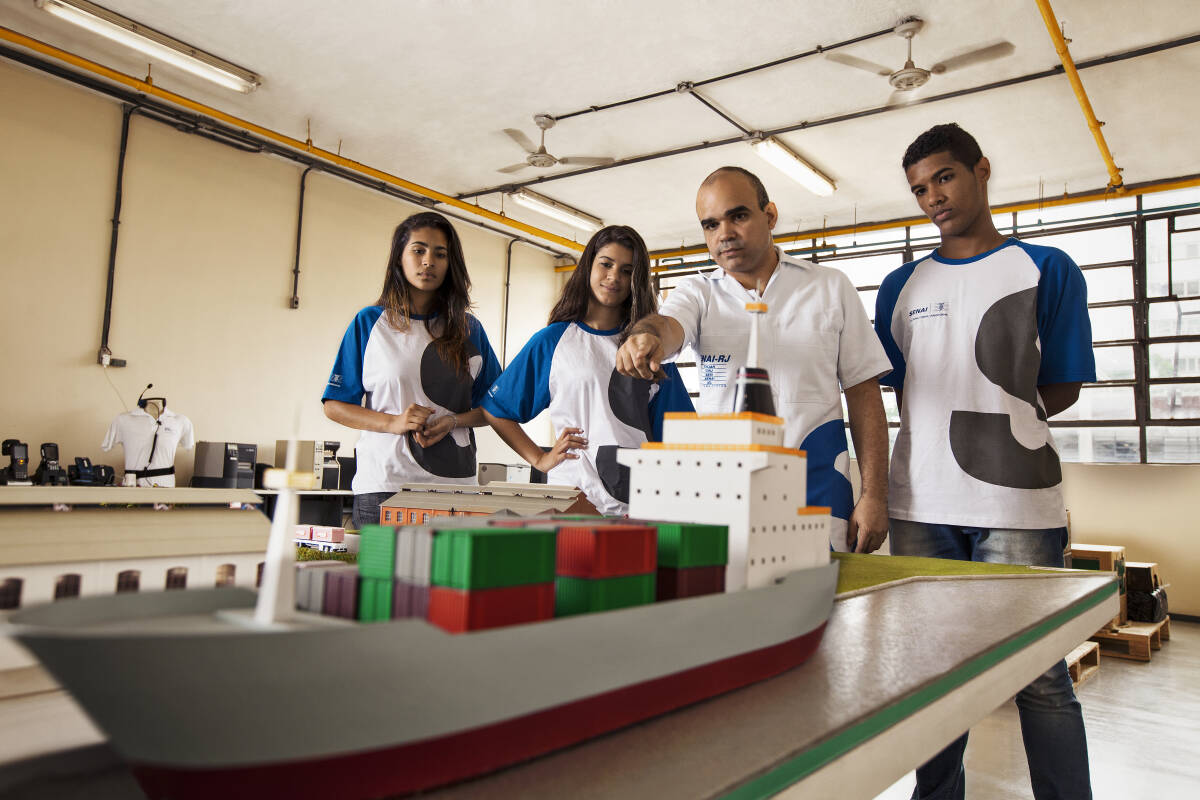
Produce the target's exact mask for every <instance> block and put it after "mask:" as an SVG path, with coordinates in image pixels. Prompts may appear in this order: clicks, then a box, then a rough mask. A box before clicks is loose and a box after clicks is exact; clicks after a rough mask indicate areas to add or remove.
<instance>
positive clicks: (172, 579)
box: [164, 567, 187, 589]
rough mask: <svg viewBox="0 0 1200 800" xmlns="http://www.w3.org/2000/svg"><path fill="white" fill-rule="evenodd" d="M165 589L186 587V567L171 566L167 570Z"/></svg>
mask: <svg viewBox="0 0 1200 800" xmlns="http://www.w3.org/2000/svg"><path fill="white" fill-rule="evenodd" d="M164 588H167V589H186V588H187V567H171V568H170V569H169V570H167V585H166V586H165V587H164Z"/></svg>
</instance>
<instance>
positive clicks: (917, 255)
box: [913, 247, 936, 261]
mask: <svg viewBox="0 0 1200 800" xmlns="http://www.w3.org/2000/svg"><path fill="white" fill-rule="evenodd" d="M935 249H936V248H933V247H927V248H925V249H924V250H922V249H920V248H916V249H914V250H913V261H920V260H921V259H922V258H924V257H925V256H927V255H929V254H930V253H932V252H933V251H934V250H935Z"/></svg>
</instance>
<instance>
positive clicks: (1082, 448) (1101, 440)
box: [1053, 428, 1141, 464]
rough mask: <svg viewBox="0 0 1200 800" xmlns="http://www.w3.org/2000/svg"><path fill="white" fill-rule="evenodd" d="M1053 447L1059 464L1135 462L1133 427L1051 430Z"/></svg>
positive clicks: (1136, 437) (1136, 454)
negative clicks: (1071, 462) (1069, 462)
mask: <svg viewBox="0 0 1200 800" xmlns="http://www.w3.org/2000/svg"><path fill="white" fill-rule="evenodd" d="M1053 433H1054V444H1055V446H1056V447H1057V448H1058V457H1059V458H1060V459H1062V460H1063V461H1081V462H1085V463H1086V462H1102V463H1107V462H1122V463H1129V462H1132V463H1135V464H1136V463H1137V462H1138V461H1140V460H1141V456H1140V454H1139V453H1138V429H1137V428H1054V429H1053Z"/></svg>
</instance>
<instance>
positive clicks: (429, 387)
mask: <svg viewBox="0 0 1200 800" xmlns="http://www.w3.org/2000/svg"><path fill="white" fill-rule="evenodd" d="M466 353H467V360H468V363H469V364H470V365H471V370H468V373H467V374H466V375H459V374H458V373H457V372H455V370H454V368H453V367H451V366H450V365H449V364H447V363H446V362H445V360H444V359H443V358H442V356H441V354H440V353H438V350H437V348H436V347H434V345H433V342H430V343H429V344H428V345H426V346H425V352H424V353H423V354H422V355H421V388H422V389H423V390H424V391H425V396H426V397H428V398H429V399H430V400H432V401H433V402H435V403H437V404H438V405H439V406H442V407H443V408H445V409H447V410H449V411H452V412H453V413H455V414H465V413H466V412H468V411H470V410H471V388H472V387H473V386H474V384H475V381H474V378H473V377H472V375H471V371H472V370H473V371H474V373H475V374H478V372H479V370H480V369H482V368H483V366H482V359H481V357H480V355H479V350H478V349H476V347H475V345H474V344H473V343H472V342H471V340H470V339H468V340H467V342H466ZM467 436H468V438H469V439H470V443H469V444H467V445H465V446H460V445H459V444H458V442H456V441H455V440H454V436H453V435H452V434H449V433H447V434H446V435H445V436H443V437H442V438H441V439H439V440H438V441H437V442H436V443H435V444H433V445H431V446H430V447H421V445H419V444H417V440H416V438H415V437H414V436H413V435H412V433H411V432H410V433H408V434H407V437H408V449H409V452H411V453H412V456H413V459H415V460H416V462H417V463H418V464H420V465H421V467H422V468H423V469H425V470H426V471H427V472H429V473H430V474H432V475H437V476H438V477H440V478H470V477H472V476H473V475H475V432H474V431H473V430H471V429H469V428H468V429H467Z"/></svg>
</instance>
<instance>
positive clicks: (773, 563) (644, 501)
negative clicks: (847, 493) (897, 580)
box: [617, 412, 830, 592]
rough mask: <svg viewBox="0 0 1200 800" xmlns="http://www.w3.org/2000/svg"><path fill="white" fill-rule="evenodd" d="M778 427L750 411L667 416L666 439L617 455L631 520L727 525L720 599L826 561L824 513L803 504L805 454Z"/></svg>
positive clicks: (771, 419) (779, 421) (822, 509)
mask: <svg viewBox="0 0 1200 800" xmlns="http://www.w3.org/2000/svg"><path fill="white" fill-rule="evenodd" d="M783 429H784V421H783V419H781V418H780V417H775V416H771V415H768V414H758V413H753V412H741V413H736V414H685V413H671V414H667V415H666V417H665V418H664V422H663V441H662V442H647V443H645V444H643V445H642V446H641V448H640V449H637V450H632V449H631V450H621V451H620V452H619V453H618V456H617V459H618V460H619V461H620V463H622V464H625V465H626V466H628V467H629V469H630V492H629V515H630V516H631V517H634V518H638V517H644V518H646V519H659V520H672V521H678V522H697V523H710V524H715V525H728V526H729V564H728V566H727V567H726V572H725V591H727V592H732V591H738V590H740V589H754V588H758V587H761V586H768V585H770V584H772V583H774V582H775V581H776V580H777V579H779V578H782V577H783V576H785V575H787V574H788V573H790V572H793V571H795V570H798V569H805V568H807V567H816V566H821V565H823V564H828V563H829V517H830V509H829V508H828V507H824V506H807V505H806V497H807V489H808V487H807V472H806V469H807V460H806V458H805V455H804V451H802V450H796V449H793V448H789V447H784V446H783V444H782V442H783Z"/></svg>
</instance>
